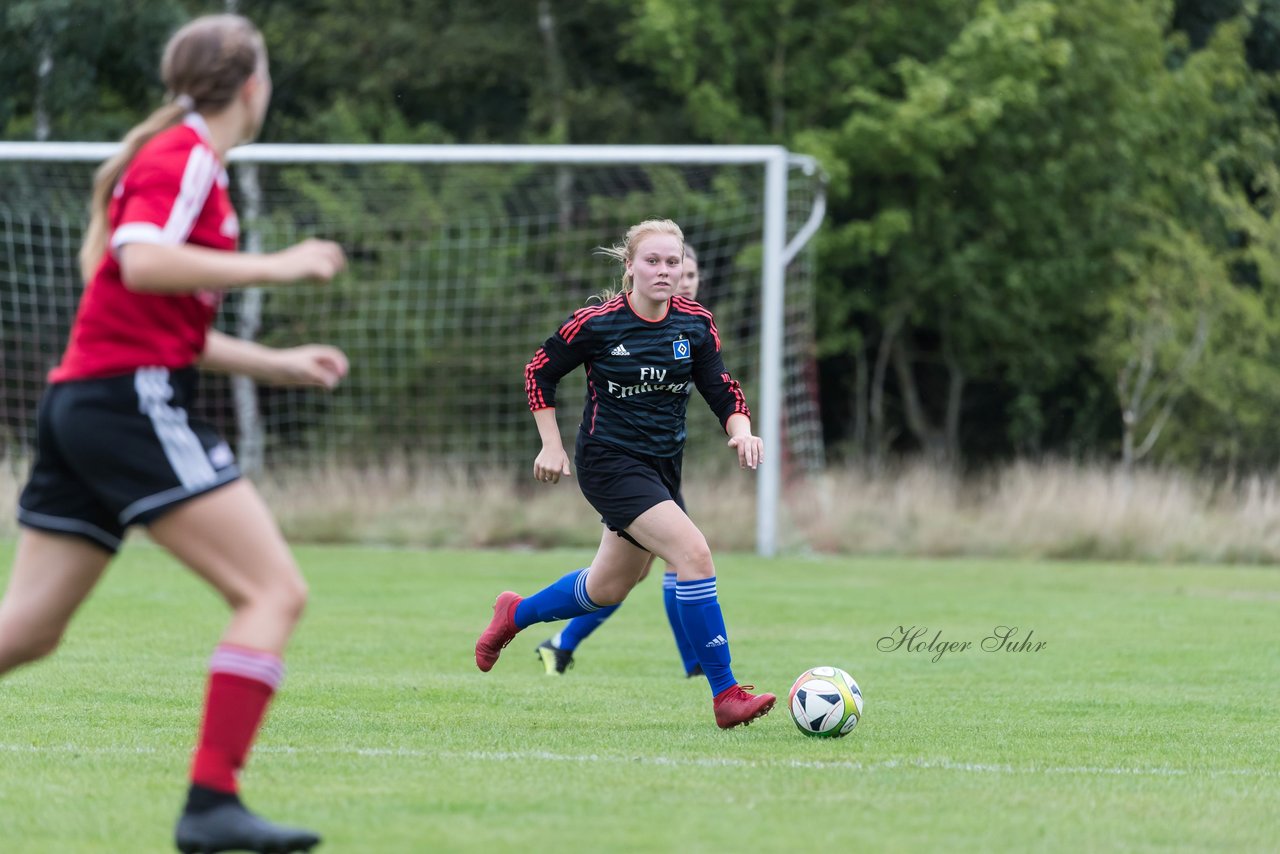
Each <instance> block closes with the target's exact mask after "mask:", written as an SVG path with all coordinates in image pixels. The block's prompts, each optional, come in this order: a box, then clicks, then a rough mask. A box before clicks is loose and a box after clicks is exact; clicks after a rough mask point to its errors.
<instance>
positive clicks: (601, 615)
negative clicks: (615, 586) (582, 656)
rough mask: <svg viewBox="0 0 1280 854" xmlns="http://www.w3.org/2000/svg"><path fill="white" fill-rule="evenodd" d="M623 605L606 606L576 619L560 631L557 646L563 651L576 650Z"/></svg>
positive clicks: (556, 641) (557, 636)
mask: <svg viewBox="0 0 1280 854" xmlns="http://www.w3.org/2000/svg"><path fill="white" fill-rule="evenodd" d="M621 605H622V603H621V602H619V603H618V604H617V605H605V606H603V607H601V608H600V609H599V610H597V611H592V612H591V613H590V614H583V615H582V616H581V617H574V618H573V619H572V620H570V621H569V625H567V626H565V627H564V628H563V629H561V630H560V634H558V635H556V639H555V645H556V646H557V647H558V648H560V649H563V650H570V651H572V650H575V649H577V648H578V644H580V643H582V642H583V641H584V640H586V639H587V635H589V634H591V633H592V632H594V631H595V630H596V629H597V628H599V627H600V624H601V623H603V622H604V621H605V620H607V619H609V615H610V614H612V613H613V612H614V611H616V610H618V608H619V607H620V606H621Z"/></svg>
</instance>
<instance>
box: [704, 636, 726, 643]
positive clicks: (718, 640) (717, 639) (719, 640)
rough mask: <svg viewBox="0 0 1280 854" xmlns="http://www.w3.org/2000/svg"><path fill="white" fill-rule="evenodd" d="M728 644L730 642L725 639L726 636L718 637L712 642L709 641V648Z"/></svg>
mask: <svg viewBox="0 0 1280 854" xmlns="http://www.w3.org/2000/svg"><path fill="white" fill-rule="evenodd" d="M727 643H728V641H727V640H725V639H724V635H716V636H715V637H713V638H712V639H711V640H709V641H707V646H724V645H725V644H727Z"/></svg>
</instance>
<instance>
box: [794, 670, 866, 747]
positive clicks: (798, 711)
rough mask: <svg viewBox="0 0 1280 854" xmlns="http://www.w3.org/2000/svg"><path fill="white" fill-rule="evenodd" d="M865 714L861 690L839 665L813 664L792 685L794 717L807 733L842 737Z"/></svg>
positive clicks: (824, 736) (802, 730)
mask: <svg viewBox="0 0 1280 854" xmlns="http://www.w3.org/2000/svg"><path fill="white" fill-rule="evenodd" d="M861 717H862V691H861V690H860V689H859V688H858V683H857V682H854V681H853V677H852V676H850V675H849V674H848V673H845V672H844V671H843V670H841V669H840V668H839V667H814V668H811V669H809V670H806V671H805V672H804V673H801V674H800V678H799V679H797V680H796V681H795V684H794V685H792V686H791V720H793V721H795V722H796V727H797V728H798V729H799V730H800V731H801V732H802V733H804V734H805V735H811V736H814V737H815V738H840V737H841V736H844V735H848V734H849V733H850V732H852V731H853V728H854V727H856V726H857V725H858V719H859V718H861Z"/></svg>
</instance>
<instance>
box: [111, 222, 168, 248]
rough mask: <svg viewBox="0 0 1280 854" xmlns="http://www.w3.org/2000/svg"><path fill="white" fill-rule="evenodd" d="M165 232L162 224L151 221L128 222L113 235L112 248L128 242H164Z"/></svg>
mask: <svg viewBox="0 0 1280 854" xmlns="http://www.w3.org/2000/svg"><path fill="white" fill-rule="evenodd" d="M164 242H165V237H164V232H163V231H161V230H160V226H158V225H155V224H154V223H150V222H126V223H125V224H124V225H121V226H118V227H117V228H116V230H115V233H114V234H112V235H111V248H112V249H113V250H115V249H119V248H120V247H121V246H124V245H125V244H126V243H164Z"/></svg>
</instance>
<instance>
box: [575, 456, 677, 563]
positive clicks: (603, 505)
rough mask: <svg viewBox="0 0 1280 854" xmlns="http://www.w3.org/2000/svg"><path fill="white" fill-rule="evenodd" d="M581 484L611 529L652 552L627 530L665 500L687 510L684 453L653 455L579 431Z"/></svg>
mask: <svg viewBox="0 0 1280 854" xmlns="http://www.w3.org/2000/svg"><path fill="white" fill-rule="evenodd" d="M574 462H575V464H576V465H577V469H578V486H579V488H581V489H582V494H583V496H585V497H586V499H587V501H589V502H590V503H591V506H592V507H594V508H595V509H596V511H597V512H598V513H599V514H600V521H601V522H604V524H605V525H606V526H608V528H609V530H610V531H613V532H615V533H617V535H618V536H619V537H622V538H623V539H624V540H626V541H627V542H629V543H632V544H633V545H636V546H639V547H640V548H642V549H645V551H648V549H647V548H645V546H643V545H642V544H640V543H638V542H636V541H635V539H634V538H633V537H632V536H631V535H630V534H628V533H627V532H626V528H627V527H628V526H629V525H630V524H631V523H632V522H634V521H635V520H636V519H637V517H639V516H640V514H641V513H644V512H645V511H646V510H648V509H650V508H651V507H656V506H658V505H659V504H661V503H662V502H664V501H674V502H675V503H676V504H677V505H679V507H680V509H681V510H684V509H685V508H684V496H682V495H681V494H680V470H681V466H682V463H683V455H681V454H677V455H676V456H674V457H651V456H649V455H647V454H637V453H633V452H632V451H628V450H626V449H625V448H620V447H618V446H617V445H610V444H606V443H604V442H598V441H593V440H591V439H587V440H585V441H584V440H583V436H582V433H581V431H579V433H578V441H577V446H576V448H575V450H574Z"/></svg>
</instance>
